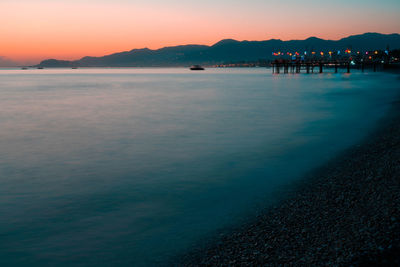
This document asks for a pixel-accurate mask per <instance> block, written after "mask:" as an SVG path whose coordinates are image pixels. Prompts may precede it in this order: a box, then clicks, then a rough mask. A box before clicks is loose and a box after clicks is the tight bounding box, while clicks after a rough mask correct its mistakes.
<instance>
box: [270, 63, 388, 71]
mask: <svg viewBox="0 0 400 267" xmlns="http://www.w3.org/2000/svg"><path fill="white" fill-rule="evenodd" d="M382 65H383V64H381V63H378V62H373V63H368V64H365V63H363V62H361V63H358V64H352V63H351V62H348V61H342V62H339V61H335V62H332V61H310V62H302V61H274V62H272V63H271V68H272V73H274V74H280V73H282V71H283V73H284V74H288V73H293V74H294V73H302V70H303V71H304V72H305V73H314V72H318V73H324V71H325V70H327V69H329V70H333V71H334V73H338V72H339V69H344V70H345V72H346V73H350V72H351V69H361V71H362V72H364V71H365V69H366V68H368V69H372V70H373V71H374V72H376V71H377V69H378V68H381V67H382Z"/></svg>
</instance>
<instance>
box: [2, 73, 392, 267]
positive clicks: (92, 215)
mask: <svg viewBox="0 0 400 267" xmlns="http://www.w3.org/2000/svg"><path fill="white" fill-rule="evenodd" d="M398 82H399V80H398V79H397V77H396V76H395V75H392V74H387V73H382V72H377V73H374V72H371V71H366V72H365V73H362V72H360V71H357V70H352V73H351V74H346V73H337V74H335V73H333V71H330V70H328V71H327V73H324V74H279V75H274V74H272V72H271V70H270V69H267V68H226V69H223V68H221V69H217V68H215V69H212V68H210V69H206V70H205V71H197V72H196V71H190V70H188V69H185V68H120V69H118V68H93V69H91V68H86V69H85V68H81V69H28V70H21V69H15V68H14V69H11V68H10V69H4V68H3V69H0V218H1V219H0V266H162V265H171V264H172V263H173V262H174V261H176V260H177V259H179V255H183V254H185V253H189V252H190V251H193V250H195V249H196V248H199V247H200V246H202V245H203V244H205V243H206V242H207V240H211V239H213V238H215V237H216V236H218V235H219V234H221V233H224V232H226V231H228V230H227V229H231V228H234V227H236V226H238V225H240V224H242V223H246V221H248V220H251V219H253V218H254V217H255V216H256V215H257V214H258V213H259V212H260V211H261V210H264V209H267V208H268V207H269V206H271V205H274V204H275V203H277V202H278V201H279V200H281V198H282V197H283V196H284V195H285V192H286V191H289V190H292V189H293V185H295V184H297V183H299V182H301V181H302V179H304V175H305V174H306V173H309V172H310V171H312V170H313V169H315V168H317V167H319V166H321V165H322V164H324V163H326V162H328V161H329V160H332V159H333V158H335V157H336V156H337V155H338V154H340V153H341V152H343V151H344V150H346V149H348V148H350V147H352V146H354V145H356V144H358V143H359V142H361V141H362V140H363V139H364V138H366V137H367V136H368V134H370V133H371V132H372V131H373V130H374V129H375V128H376V127H377V125H378V124H379V120H380V119H381V118H382V117H384V116H385V114H386V113H387V112H388V111H389V109H390V107H391V105H392V103H393V102H394V101H397V97H398V95H399V90H398Z"/></svg>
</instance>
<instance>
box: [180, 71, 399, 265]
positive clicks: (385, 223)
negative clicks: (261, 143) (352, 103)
mask: <svg viewBox="0 0 400 267" xmlns="http://www.w3.org/2000/svg"><path fill="white" fill-rule="evenodd" d="M398 79H399V78H398ZM377 264H378V265H379V264H380V265H383V264H384V265H386V266H387V265H389V266H398V265H400V101H399V100H398V99H397V101H395V102H393V105H392V107H391V109H390V110H389V111H388V113H387V114H386V115H385V117H384V118H382V119H381V120H380V122H379V123H378V125H377V127H376V130H375V131H374V132H372V133H371V134H369V136H367V138H365V139H364V140H363V141H362V142H360V144H359V145H356V146H353V147H351V148H350V149H348V150H346V151H344V152H343V153H341V154H340V155H338V156H337V157H336V158H335V159H334V160H331V161H330V162H328V163H326V164H324V165H323V166H322V167H320V168H318V169H316V170H314V171H312V172H311V173H309V174H308V175H306V176H305V177H304V178H303V179H301V181H300V182H298V183H296V185H295V186H294V188H293V190H292V191H291V192H290V193H288V196H287V198H285V199H284V200H282V201H281V202H280V203H279V204H277V205H276V206H275V207H273V208H269V209H266V210H265V211H264V212H263V213H261V214H260V215H259V216H258V217H257V218H256V220H254V221H252V222H249V223H248V224H246V225H243V226H242V227H238V228H235V229H233V231H232V232H231V233H230V234H227V235H222V236H219V237H216V238H215V239H214V240H212V241H210V242H209V243H208V244H206V245H205V247H199V248H197V249H196V250H195V251H191V252H190V253H189V254H186V255H184V256H183V257H181V259H180V260H179V261H178V265H183V266H203V265H210V266H215V265H217V266H238V265H268V266H314V265H317V266H328V265H329V266H372V265H377Z"/></svg>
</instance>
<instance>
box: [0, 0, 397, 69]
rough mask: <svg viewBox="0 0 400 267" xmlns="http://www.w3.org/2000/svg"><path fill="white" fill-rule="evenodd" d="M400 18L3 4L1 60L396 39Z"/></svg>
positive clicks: (308, 4) (282, 6) (20, 1)
mask: <svg viewBox="0 0 400 267" xmlns="http://www.w3.org/2000/svg"><path fill="white" fill-rule="evenodd" d="M300 3H301V4H300ZM399 12H400V4H399V3H398V2H397V1H380V2H379V4H376V3H375V2H373V1H351V2H350V4H347V2H346V1H335V2H334V3H333V2H329V3H322V1H314V0H311V1H310V0H309V1H302V2H299V1H294V0H291V1H286V2H285V3H281V2H279V1H275V0H274V1H259V0H251V1H247V2H243V1H227V0H222V1H221V0H219V1H218V0H216V1H211V0H205V1H201V2H198V1H185V2H181V1H177V0H172V1H161V0H151V1H146V2H143V1H136V0H133V1H128V0H114V1H111V0H110V1H108V0H101V1H94V0H84V1H77V0H69V1H67V0H59V1H50V0H2V1H1V2H0V33H1V42H0V57H6V58H8V59H11V60H14V61H17V62H20V63H37V62H38V61H40V60H43V59H46V58H58V59H78V58H81V57H83V56H101V55H105V54H110V53H114V52H119V51H126V50H131V49H133V48H143V47H148V48H152V49H156V48H160V47H164V46H173V45H180V44H206V45H211V44H213V43H215V42H218V41H219V40H221V39H224V38H233V39H237V40H267V39H272V38H276V39H282V40H288V39H305V38H307V37H309V36H318V37H320V38H326V39H340V38H342V37H345V36H348V35H351V34H360V33H364V32H380V33H395V32H399V30H400V17H399V16H398V13H399ZM383 18H384V19H383Z"/></svg>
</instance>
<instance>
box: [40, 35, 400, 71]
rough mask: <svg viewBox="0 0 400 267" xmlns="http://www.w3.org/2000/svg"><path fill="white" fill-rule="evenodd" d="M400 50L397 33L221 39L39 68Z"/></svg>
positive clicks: (151, 64)
mask: <svg viewBox="0 0 400 267" xmlns="http://www.w3.org/2000/svg"><path fill="white" fill-rule="evenodd" d="M387 47H389V48H390V49H399V48H400V34H397V33H394V34H380V33H364V34H360V35H352V36H349V37H346V38H343V39H340V40H324V39H320V38H317V37H310V38H308V39H305V40H291V41H282V40H279V39H271V40H267V41H236V40H232V39H225V40H222V41H220V42H218V43H216V44H214V45H212V46H207V45H181V46H173V47H164V48H161V49H157V50H151V49H148V48H143V49H133V50H131V51H126V52H120V53H115V54H111V55H106V56H102V57H83V58H81V59H79V60H75V61H65V60H57V59H47V60H44V61H42V62H41V63H40V64H39V65H38V66H40V67H178V66H190V65H194V64H200V65H214V64H223V63H229V62H239V61H258V60H260V59H262V60H271V59H272V58H273V56H272V53H273V52H274V51H275V52H277V51H291V52H294V51H299V52H303V51H311V50H313V51H327V50H333V51H335V50H345V49H352V50H354V51H368V50H377V49H378V50H379V49H382V50H384V49H387Z"/></svg>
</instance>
